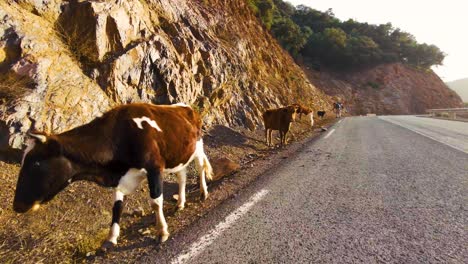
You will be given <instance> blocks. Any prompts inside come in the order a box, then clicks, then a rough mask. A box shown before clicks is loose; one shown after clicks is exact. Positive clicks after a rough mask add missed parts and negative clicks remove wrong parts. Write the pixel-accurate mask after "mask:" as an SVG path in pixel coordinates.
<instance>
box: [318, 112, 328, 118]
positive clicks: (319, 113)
mask: <svg viewBox="0 0 468 264" xmlns="http://www.w3.org/2000/svg"><path fill="white" fill-rule="evenodd" d="M325 114H326V111H317V116H318V117H320V119H323V117H324V116H325Z"/></svg>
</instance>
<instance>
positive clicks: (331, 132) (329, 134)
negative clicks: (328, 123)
mask: <svg viewBox="0 0 468 264" xmlns="http://www.w3.org/2000/svg"><path fill="white" fill-rule="evenodd" d="M333 132H335V129H332V130H331V131H330V132H328V134H327V135H326V136H325V137H324V138H328V137H329V136H331V134H333Z"/></svg>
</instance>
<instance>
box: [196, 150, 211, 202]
mask: <svg viewBox="0 0 468 264" xmlns="http://www.w3.org/2000/svg"><path fill="white" fill-rule="evenodd" d="M204 158H205V154H204V153H201V154H200V155H197V157H196V160H195V165H196V167H197V170H198V173H199V178H200V179H199V181H200V198H201V200H206V199H207V198H208V187H207V186H206V174H205V169H204V166H203V163H204Z"/></svg>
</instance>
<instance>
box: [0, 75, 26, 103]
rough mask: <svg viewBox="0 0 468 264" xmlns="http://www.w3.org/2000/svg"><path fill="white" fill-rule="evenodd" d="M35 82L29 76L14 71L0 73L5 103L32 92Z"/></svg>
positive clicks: (0, 92) (1, 95) (0, 83)
mask: <svg viewBox="0 0 468 264" xmlns="http://www.w3.org/2000/svg"><path fill="white" fill-rule="evenodd" d="M33 85H34V82H33V81H32V80H31V79H30V78H29V77H27V76H20V75H17V74H14V73H11V72H10V73H6V74H0V98H1V100H2V102H0V103H1V104H4V103H6V102H11V101H15V100H17V99H19V98H21V97H23V96H25V95H26V94H28V93H29V92H31V90H32V87H33Z"/></svg>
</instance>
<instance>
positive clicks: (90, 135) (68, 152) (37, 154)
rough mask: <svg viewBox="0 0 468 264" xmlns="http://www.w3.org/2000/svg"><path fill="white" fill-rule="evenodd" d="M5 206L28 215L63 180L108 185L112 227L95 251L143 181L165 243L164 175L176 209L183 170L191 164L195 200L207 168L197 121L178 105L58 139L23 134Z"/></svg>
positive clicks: (117, 111) (143, 109) (137, 111)
mask: <svg viewBox="0 0 468 264" xmlns="http://www.w3.org/2000/svg"><path fill="white" fill-rule="evenodd" d="M29 135H30V137H31V139H30V140H29V141H30V142H29V146H28V148H27V149H26V151H25V153H24V156H23V161H22V166H21V170H20V174H19V178H18V183H17V186H16V192H15V198H14V201H13V208H14V210H15V211H16V212H19V213H24V212H26V211H28V210H30V209H33V211H34V210H36V209H37V208H39V205H40V204H42V203H45V202H47V201H49V200H51V199H52V198H53V197H54V196H55V195H56V194H57V193H59V192H60V191H61V190H63V189H64V188H65V187H66V186H68V185H69V184H70V183H71V182H74V181H78V180H86V181H92V182H95V183H97V184H98V185H101V186H105V187H115V202H114V206H113V208H112V227H111V230H110V233H109V237H108V239H107V241H106V242H105V243H104V244H103V249H106V248H107V247H111V246H113V245H116V244H117V238H118V236H119V233H120V227H119V221H120V216H121V214H122V209H123V198H124V196H125V195H128V194H131V193H133V192H134V191H135V190H136V189H137V188H138V187H139V186H140V183H141V182H142V181H143V180H144V179H145V178H147V179H148V187H149V192H150V198H151V204H152V207H153V209H154V210H155V212H156V222H157V230H158V233H159V235H161V241H162V242H164V241H165V240H167V238H168V237H169V232H168V230H167V223H166V220H165V218H164V214H163V177H162V175H163V174H164V173H176V174H177V176H178V183H179V199H178V203H177V206H178V208H180V209H182V208H184V203H185V182H186V168H187V165H188V164H189V163H190V162H192V161H195V163H196V165H197V169H198V171H199V177H200V188H201V194H202V198H204V199H206V198H207V197H208V190H207V186H206V180H205V177H206V178H208V179H211V176H212V168H211V165H210V163H209V161H208V159H207V157H206V155H205V153H204V150H203V141H202V138H201V136H202V135H201V120H200V117H199V115H198V114H197V113H196V112H194V111H193V110H192V109H191V108H190V107H188V106H186V105H184V104H176V105H170V106H162V105H151V104H129V105H123V106H119V107H117V108H114V109H113V110H110V111H109V112H107V113H105V114H104V115H103V116H102V117H98V118H96V119H94V120H93V121H91V122H90V123H88V124H86V125H83V126H80V127H77V128H75V129H72V130H70V131H67V132H64V133H61V134H58V135H46V134H45V133H40V132H30V133H29Z"/></svg>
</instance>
